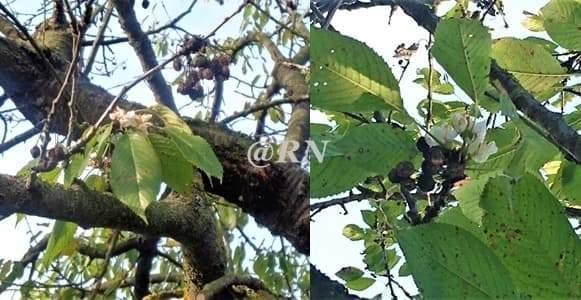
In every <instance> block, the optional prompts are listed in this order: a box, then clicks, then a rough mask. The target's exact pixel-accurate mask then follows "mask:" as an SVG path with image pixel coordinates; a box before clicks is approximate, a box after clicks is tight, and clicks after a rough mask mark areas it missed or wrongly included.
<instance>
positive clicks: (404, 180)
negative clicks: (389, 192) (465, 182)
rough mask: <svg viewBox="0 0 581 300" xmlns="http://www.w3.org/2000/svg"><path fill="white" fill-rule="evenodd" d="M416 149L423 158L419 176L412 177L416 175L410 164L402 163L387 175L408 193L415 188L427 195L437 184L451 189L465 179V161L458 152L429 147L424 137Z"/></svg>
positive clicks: (407, 162)
mask: <svg viewBox="0 0 581 300" xmlns="http://www.w3.org/2000/svg"><path fill="white" fill-rule="evenodd" d="M416 147H417V148H418V150H420V152H421V153H422V155H423V157H424V160H423V161H422V167H421V171H420V173H419V176H417V177H414V176H412V175H413V174H414V173H416V169H415V167H414V164H413V163H412V162H410V161H402V162H400V163H398V164H397V165H396V166H395V167H394V168H393V169H391V170H390V172H389V174H388V178H389V180H390V181H391V182H392V183H396V184H401V185H402V187H404V188H405V189H406V190H408V191H411V190H414V189H415V188H416V187H417V188H418V189H419V190H421V191H422V192H425V193H428V192H432V191H434V189H435V188H436V187H437V185H438V183H440V184H441V185H442V186H443V187H447V188H451V187H452V186H453V185H454V183H455V182H457V181H460V180H462V179H464V178H466V175H465V174H464V171H465V169H464V166H465V161H464V157H463V155H462V153H461V152H460V150H449V149H445V148H443V147H440V146H433V147H430V146H429V145H428V143H426V139H425V138H424V137H420V138H419V139H418V141H417V143H416Z"/></svg>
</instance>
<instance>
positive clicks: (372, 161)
mask: <svg viewBox="0 0 581 300" xmlns="http://www.w3.org/2000/svg"><path fill="white" fill-rule="evenodd" d="M329 147H330V148H333V149H335V151H334V152H335V153H334V155H333V156H330V157H325V159H324V160H323V162H322V163H319V162H317V160H316V159H314V158H313V156H311V189H310V191H311V197H313V198H320V197H324V196H328V195H333V194H337V193H340V192H343V191H346V190H348V189H350V188H351V187H353V186H355V185H356V184H357V183H359V182H362V181H363V180H365V179H366V178H367V177H371V176H375V175H379V174H387V173H388V172H389V170H390V169H391V168H392V167H393V166H395V165H396V164H397V163H398V162H400V161H402V160H410V159H412V158H413V157H415V156H416V155H417V150H416V147H415V142H414V141H413V137H412V135H411V134H410V133H409V132H406V131H403V130H401V129H397V128H392V127H391V126H386V125H384V124H370V125H363V126H359V127H355V128H352V129H351V130H349V131H348V132H347V133H346V135H345V136H344V137H343V138H341V139H338V140H337V141H336V142H331V143H329Z"/></svg>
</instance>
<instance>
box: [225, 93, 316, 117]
mask: <svg viewBox="0 0 581 300" xmlns="http://www.w3.org/2000/svg"><path fill="white" fill-rule="evenodd" d="M308 100H309V97H307V96H305V97H303V98H299V99H281V100H275V101H271V102H267V103H262V104H258V105H255V106H253V107H250V108H248V109H246V110H244V111H241V112H238V113H235V114H233V115H231V116H229V117H227V118H224V119H223V120H222V121H220V124H228V123H230V122H232V121H234V120H236V119H238V118H243V117H246V116H247V115H249V114H251V113H254V112H257V111H262V110H268V109H269V108H271V107H274V106H279V105H281V104H294V103H299V102H303V101H308Z"/></svg>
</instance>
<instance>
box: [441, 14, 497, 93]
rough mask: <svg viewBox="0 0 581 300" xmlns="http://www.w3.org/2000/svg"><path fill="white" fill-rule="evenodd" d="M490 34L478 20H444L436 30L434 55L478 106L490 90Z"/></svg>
mask: <svg viewBox="0 0 581 300" xmlns="http://www.w3.org/2000/svg"><path fill="white" fill-rule="evenodd" d="M490 47H491V39H490V33H488V30H487V29H486V27H484V26H483V25H482V24H480V23H479V22H478V21H475V20H467V19H456V18H453V19H444V20H441V21H440V22H439V23H438V27H437V28H436V33H435V40H434V46H433V47H432V53H433V54H434V57H435V58H436V60H437V61H438V63H439V64H440V65H442V67H444V69H445V70H446V72H448V74H450V76H451V77H452V79H454V81H455V82H456V83H457V84H458V86H460V88H462V90H464V92H466V94H468V96H469V97H470V98H472V100H473V101H474V102H475V103H478V102H479V101H480V98H481V97H483V95H484V92H485V91H486V89H487V88H488V74H489V72H490Z"/></svg>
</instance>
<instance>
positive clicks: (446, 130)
mask: <svg viewBox="0 0 581 300" xmlns="http://www.w3.org/2000/svg"><path fill="white" fill-rule="evenodd" d="M457 136H458V132H456V130H454V127H452V125H449V124H444V125H441V126H434V127H432V129H430V134H426V143H428V145H430V146H431V147H434V146H438V145H439V143H438V142H441V143H443V144H444V145H446V144H449V143H451V142H453V141H454V139H455V138H456V137H457Z"/></svg>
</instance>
